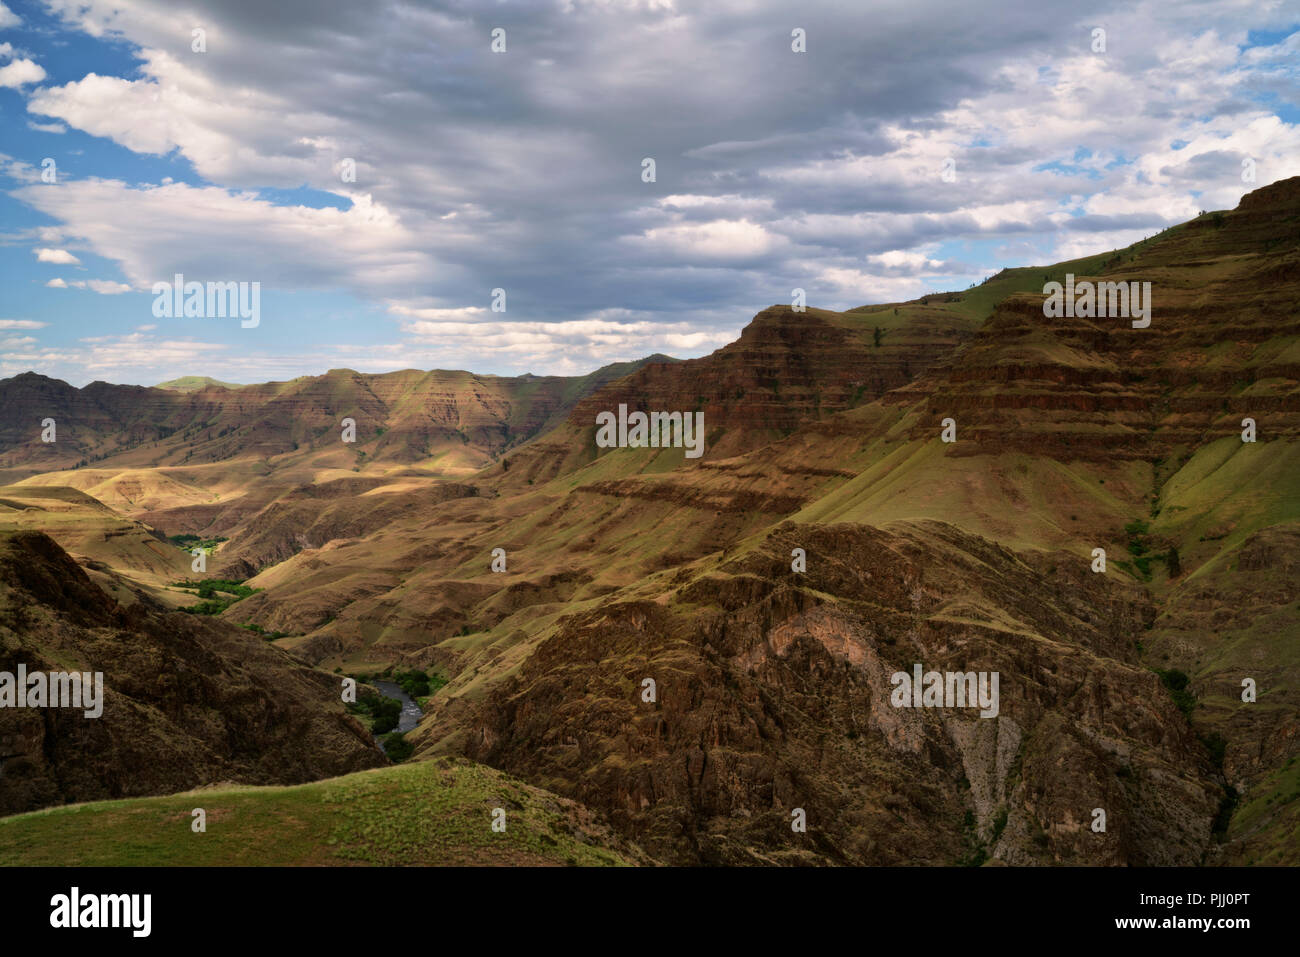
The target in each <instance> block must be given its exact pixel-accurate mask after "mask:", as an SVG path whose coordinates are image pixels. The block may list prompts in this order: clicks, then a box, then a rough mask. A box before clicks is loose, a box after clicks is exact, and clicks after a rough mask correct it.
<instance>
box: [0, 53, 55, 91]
mask: <svg viewBox="0 0 1300 957" xmlns="http://www.w3.org/2000/svg"><path fill="white" fill-rule="evenodd" d="M43 79H45V70H44V69H43V68H42V67H41V65H40V64H39V63H35V62H33V61H31V60H13V61H12V62H10V63H6V64H5V65H4V66H0V87H8V88H9V89H12V90H16V89H18V88H19V87H21V86H26V85H27V84H29V83H40V82H41V80H43Z"/></svg>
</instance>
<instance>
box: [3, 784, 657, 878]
mask: <svg viewBox="0 0 1300 957" xmlns="http://www.w3.org/2000/svg"><path fill="white" fill-rule="evenodd" d="M498 807H500V808H503V809H504V810H505V812H506V819H505V820H506V829H505V831H504V832H502V833H495V832H493V830H492V826H491V825H492V813H493V809H494V808H498ZM195 808H203V809H204V810H205V811H206V813H207V830H206V832H204V833H194V831H193V830H192V829H191V824H192V821H193V816H192V812H193V810H194V809H195ZM70 834H75V835H77V837H76V840H69V839H68V835H70ZM601 842H609V843H614V844H617V843H620V842H615V841H613V840H612V839H611V838H610V835H609V834H608V833H607V832H605V831H604V830H603V829H602V828H600V827H599V826H597V825H595V824H594V823H593V822H592V820H591V817H590V815H589V813H588V812H587V811H586V810H585V809H584V808H583V807H582V806H581V805H578V804H575V803H574V802H572V801H566V800H563V799H561V798H558V797H556V796H555V795H553V794H550V793H549V792H546V791H542V790H540V789H538V788H534V787H530V786H528V785H526V784H523V783H522V782H520V781H517V780H515V779H514V778H511V777H508V776H507V775H504V774H501V773H499V772H496V771H493V770H492V769H491V768H487V767H483V766H482V765H475V764H472V763H470V762H468V761H465V760H463V759H462V760H450V759H445V760H436V761H420V762H415V763H412V764H404V765H398V766H396V767H391V768H380V769H377V770H374V771H362V772H359V773H357V774H349V775H345V776H344V777H339V778H332V779H330V780H327V781H318V782H316V783H313V784H305V785H299V786H297V787H224V786H223V787H216V788H205V789H201V790H197V791H189V792H186V793H183V794H173V795H168V796H166V797H153V798H137V799H133V800H126V801H99V802H95V803H93V804H76V805H70V806H66V807H58V808H49V809H47V810H43V811H37V812H34V813H31V814H21V815H17V816H15V817H9V818H4V819H0V865H56V866H57V865H78V866H135V865H146V866H154V865H164V866H170V865H182V866H188V865H202V866H213V865H216V866H231V865H254V864H255V865H281V866H283V865H322V864H335V865H339V864H342V865H349V864H356V865H366V864H380V865H440V864H445V865H478V864H495V865H500V864H506V865H566V864H567V865H582V866H610V865H626V864H633V863H645V862H646V859H645V858H644V857H643V856H642V855H641V854H640V853H639V852H638V851H637V850H636V849H635V848H628V849H626V850H624V851H622V852H620V851H617V850H611V849H609V848H607V847H604V846H601Z"/></svg>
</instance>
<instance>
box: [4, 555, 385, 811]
mask: <svg viewBox="0 0 1300 957" xmlns="http://www.w3.org/2000/svg"><path fill="white" fill-rule="evenodd" d="M139 597H140V600H139V601H137V602H136V603H134V604H132V605H130V606H129V607H128V606H123V605H119V604H118V603H117V602H116V601H114V600H113V599H112V598H110V597H109V596H108V595H107V594H105V593H104V591H102V590H101V589H100V588H99V587H97V586H96V585H95V584H94V583H93V582H92V581H91V580H90V578H88V577H87V575H86V574H85V572H84V571H82V569H81V568H80V567H79V566H78V565H77V564H76V563H75V562H73V561H72V560H71V559H70V558H69V557H68V556H67V554H66V553H65V552H64V551H63V550H62V549H61V548H59V546H58V545H56V544H55V543H54V542H53V541H51V540H50V539H49V538H48V537H46V536H45V535H42V534H40V533H34V532H20V533H15V534H11V535H7V536H5V537H3V538H0V671H6V672H9V673H11V674H13V673H16V672H17V668H18V665H19V664H20V663H21V664H24V665H26V667H27V670H28V672H32V671H47V672H48V671H69V670H73V669H75V670H78V671H83V672H92V673H93V672H102V673H103V682H104V697H103V714H102V716H100V717H98V718H93V719H90V718H86V717H85V715H84V712H83V710H80V709H63V708H46V709H32V708H22V709H17V708H0V813H3V814H14V813H20V812H23V811H30V810H35V809H37V808H41V807H47V806H49V805H51V804H63V803H69V802H77V801H92V800H100V799H105V798H116V797H129V796H135V795H144V794H162V793H170V792H175V791H182V790H186V789H188V788H193V787H196V786H198V785H202V784H208V783H214V782H219V781H239V782H243V783H249V784H294V783H301V782H304V781H311V780H315V779H318V778H322V777H330V776H333V775H338V774H346V773H348V772H350V771H358V770H362V769H365V768H372V767H379V766H382V765H383V764H385V763H386V759H385V758H384V757H383V755H382V754H381V753H380V752H379V751H378V750H377V749H376V748H375V746H374V744H373V742H372V740H371V738H370V735H369V734H368V733H367V732H366V731H365V729H364V728H363V727H362V726H361V724H360V723H359V722H357V721H356V719H354V718H352V717H350V716H349V715H347V714H345V713H344V710H343V706H342V702H341V696H340V693H339V685H338V681H337V679H335V678H333V677H331V676H329V675H327V674H324V673H323V672H318V671H315V670H314V669H311V668H308V667H306V666H304V665H302V664H301V663H299V662H297V661H295V660H294V659H292V658H290V657H289V656H288V655H286V654H285V653H284V652H282V651H280V650H278V649H276V648H273V647H271V646H269V645H267V644H265V643H263V642H262V641H260V640H258V639H257V638H256V637H254V636H251V635H247V633H246V632H241V631H240V630H238V629H235V628H233V627H231V626H229V625H226V624H223V623H220V622H215V621H211V620H205V619H203V618H202V617H200V616H191V615H185V614H182V613H179V612H166V611H163V610H161V609H159V608H157V607H155V606H154V605H153V604H152V603H151V602H150V601H148V599H146V598H145V597H144V596H143V595H141V596H139Z"/></svg>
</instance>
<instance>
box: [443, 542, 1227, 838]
mask: <svg viewBox="0 0 1300 957" xmlns="http://www.w3.org/2000/svg"><path fill="white" fill-rule="evenodd" d="M795 547H802V548H804V549H806V551H807V554H808V557H809V560H808V571H807V573H805V574H803V575H797V574H794V573H792V572H791V570H790V563H789V559H788V557H787V556H789V555H790V552H791V550H792V549H793V548H795ZM1038 560H1039V559H1033V560H1032V561H1030V562H1027V561H1024V560H1022V559H1021V558H1020V557H1019V556H1017V555H1015V554H1013V553H1012V552H1010V551H1008V550H1006V549H1004V548H1002V547H1000V546H997V545H994V544H992V543H989V542H987V541H985V540H983V539H979V538H977V537H975V536H971V535H967V534H964V533H962V532H960V531H958V530H956V529H954V528H952V527H950V526H943V525H940V524H939V523H923V524H921V525H917V526H900V527H896V528H894V529H891V530H880V529H872V528H867V527H862V526H847V525H842V526H829V527H807V526H795V525H791V524H786V525H783V526H781V527H780V528H779V529H778V530H777V531H776V532H774V533H773V534H772V535H771V536H770V537H769V538H768V540H767V541H766V542H765V543H764V544H763V546H762V548H761V549H760V550H758V551H757V552H754V553H751V554H749V555H747V556H745V557H744V558H743V559H740V560H737V561H735V562H732V563H729V564H726V565H724V566H723V567H722V568H720V569H719V570H718V571H717V572H713V573H706V574H702V575H698V576H692V577H690V578H689V579H688V580H686V581H683V582H682V583H681V585H680V586H679V587H678V588H677V589H676V591H675V593H674V595H673V596H672V600H670V601H669V602H657V601H654V600H648V599H645V598H642V597H640V596H639V595H637V594H635V589H629V592H631V593H630V594H626V595H619V596H617V597H616V598H615V599H614V600H611V601H610V602H609V603H608V604H606V605H604V606H603V607H601V608H600V609H599V610H596V611H590V612H586V613H583V614H578V615H574V616H572V617H570V618H568V619H566V620H565V621H564V622H563V623H562V624H561V626H560V628H559V629H558V631H557V633H556V634H555V635H554V636H553V637H552V638H550V639H548V640H547V641H545V642H543V643H542V644H540V645H539V646H538V648H537V649H536V651H535V652H534V653H533V654H532V656H531V657H530V658H529V659H528V660H527V661H526V662H525V664H524V665H523V667H522V669H521V670H520V673H519V674H518V676H517V677H515V678H514V679H512V680H510V681H508V682H506V683H505V684H504V685H503V686H502V687H501V688H500V689H499V690H498V691H496V692H495V693H493V694H492V695H491V696H490V699H489V702H488V703H487V704H486V705H485V707H484V708H483V709H482V710H481V712H480V713H479V716H478V722H477V724H476V726H475V727H473V728H472V729H471V731H470V733H469V734H468V736H467V738H466V746H465V747H466V750H467V752H468V753H469V754H470V756H472V757H474V758H476V759H478V760H482V761H485V762H487V763H490V764H492V765H494V766H498V767H501V768H503V769H506V770H509V771H511V772H512V773H516V774H520V775H523V776H525V777H526V778H528V779H530V780H534V781H544V782H546V783H547V785H548V786H549V787H552V788H554V789H556V790H557V791H559V792H560V793H564V794H567V795H569V796H572V797H574V798H575V799H578V800H581V801H582V802H584V803H586V804H588V805H590V806H592V807H595V808H598V809H600V810H603V811H605V812H606V813H608V814H609V815H610V816H611V819H612V820H613V821H614V822H615V824H616V826H618V827H620V828H621V829H624V830H625V831H626V833H628V834H629V835H630V836H632V837H633V839H635V840H637V841H638V842H640V843H642V844H643V846H645V847H646V848H647V850H648V851H649V852H650V853H651V854H654V855H655V856H658V857H661V858H663V859H667V860H672V861H675V862H679V863H694V862H702V863H729V864H738V863H753V862H759V861H805V860H819V861H824V862H834V863H864V864H913V863H925V864H948V863H956V862H960V861H967V862H974V861H978V860H980V859H982V857H983V856H984V855H988V856H990V857H992V858H994V859H998V860H1002V861H1005V862H1008V863H1017V864H1031V863H1051V862H1064V863H1090V864H1195V863H1199V862H1200V861H1201V859H1202V857H1203V856H1204V854H1205V852H1206V849H1207V846H1208V844H1209V842H1210V836H1211V824H1212V820H1213V817H1214V814H1215V812H1216V810H1217V808H1218V805H1219V801H1220V800H1221V797H1222V793H1223V792H1222V788H1221V787H1220V785H1219V783H1218V782H1217V781H1216V779H1215V775H1214V772H1213V769H1212V768H1211V767H1210V766H1209V764H1208V762H1207V761H1206V758H1205V754H1204V751H1203V749H1202V748H1201V747H1200V746H1199V744H1198V743H1197V741H1196V740H1195V738H1194V736H1193V735H1192V733H1191V731H1190V729H1189V728H1188V726H1187V723H1186V721H1185V720H1184V719H1183V717H1182V715H1181V714H1180V713H1179V712H1178V711H1177V709H1176V708H1175V707H1174V705H1173V703H1172V701H1171V700H1170V698H1169V696H1168V694H1167V693H1166V692H1165V691H1164V689H1162V688H1161V687H1160V684H1159V681H1158V679H1157V677H1156V676H1155V675H1154V674H1153V673H1151V672H1150V671H1148V670H1146V669H1145V668H1142V667H1140V666H1139V665H1138V664H1137V656H1136V651H1135V650H1134V643H1133V639H1134V636H1135V635H1137V634H1141V633H1142V631H1143V629H1144V627H1145V625H1146V624H1147V623H1149V620H1150V618H1151V616H1152V613H1153V611H1152V608H1151V607H1150V606H1149V605H1148V604H1147V602H1146V600H1145V599H1144V598H1143V597H1142V596H1141V594H1140V593H1139V592H1137V591H1136V590H1134V589H1127V588H1123V587H1117V586H1115V585H1113V584H1109V585H1108V584H1106V583H1105V582H1102V581H1100V580H1098V577H1097V576H1091V575H1090V573H1089V572H1088V568H1087V566H1086V564H1084V563H1083V562H1081V561H1079V560H1078V559H1072V558H1069V557H1068V556H1060V557H1059V560H1058V561H1057V562H1056V567H1055V568H1053V569H1051V571H1050V573H1049V572H1048V570H1047V569H1038V568H1035V567H1034V565H1033V562H1036V561H1038ZM915 663H921V664H922V665H923V666H924V668H925V670H937V671H941V672H943V671H961V672H967V671H974V672H985V673H991V672H997V673H998V674H999V675H1000V684H999V687H1000V701H999V711H998V715H997V717H995V718H980V717H978V710H977V709H969V708H967V709H960V708H956V709H947V708H921V709H912V708H899V707H895V706H894V705H893V704H892V703H891V701H890V692H891V691H892V689H893V687H894V686H893V684H892V682H891V675H892V674H893V673H894V672H898V671H903V672H908V673H910V672H911V670H912V666H913V664H915ZM647 677H649V678H653V679H654V680H655V682H656V686H657V693H658V700H657V701H656V702H655V703H653V704H651V703H646V702H644V701H642V698H641V692H642V681H643V679H644V678H647ZM796 808H803V809H804V811H805V812H806V814H807V819H808V832H807V834H796V833H793V832H792V831H791V828H790V822H791V812H792V811H793V810H794V809H796ZM1094 808H1102V809H1103V810H1105V812H1106V831H1105V832H1104V833H1098V832H1094V831H1093V829H1092V822H1093V820H1094V817H1093V811H1094Z"/></svg>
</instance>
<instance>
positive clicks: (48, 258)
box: [32, 249, 81, 266]
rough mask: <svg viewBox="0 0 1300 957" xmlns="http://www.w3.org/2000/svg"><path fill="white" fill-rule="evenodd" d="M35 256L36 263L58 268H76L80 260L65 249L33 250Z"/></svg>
mask: <svg viewBox="0 0 1300 957" xmlns="http://www.w3.org/2000/svg"><path fill="white" fill-rule="evenodd" d="M32 252H34V253H35V254H36V261H37V262H42V263H55V264H56V265H59V266H78V265H80V264H81V260H80V259H78V258H77V257H76V256H74V255H72V253H70V252H68V251H67V250H66V249H33V250H32Z"/></svg>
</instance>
